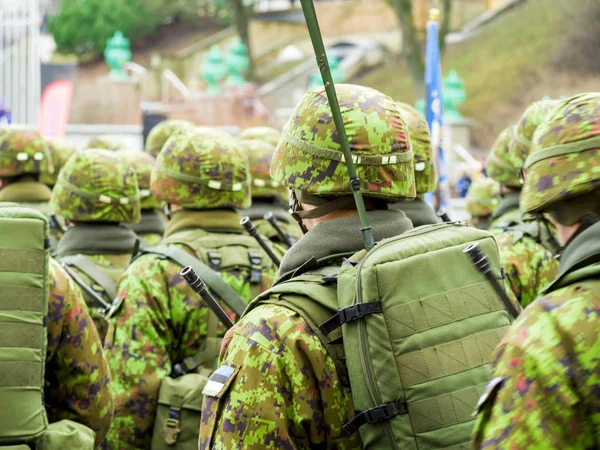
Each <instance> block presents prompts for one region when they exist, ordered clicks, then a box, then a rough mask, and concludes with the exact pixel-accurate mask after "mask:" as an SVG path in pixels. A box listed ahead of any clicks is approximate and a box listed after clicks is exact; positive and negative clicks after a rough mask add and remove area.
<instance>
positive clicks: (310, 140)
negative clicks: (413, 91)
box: [271, 84, 415, 202]
mask: <svg viewBox="0 0 600 450" xmlns="http://www.w3.org/2000/svg"><path fill="white" fill-rule="evenodd" d="M336 91H337V96H338V99H339V102H340V109H341V112H342V116H343V120H344V124H345V126H346V132H347V134H348V140H349V144H350V151H351V152H352V153H353V160H354V163H355V165H356V171H357V174H358V176H359V178H360V180H361V186H360V191H361V192H362V194H363V195H365V196H366V197H374V198H380V199H383V200H385V201H387V202H396V201H398V200H399V199H400V198H414V197H415V177H414V170H413V153H412V149H411V145H410V142H409V140H408V131H407V126H406V124H405V122H404V119H403V118H402V115H401V114H400V110H399V109H398V107H397V106H396V104H395V103H394V101H393V100H392V99H391V98H389V97H388V96H386V95H384V94H382V93H380V92H378V91H376V90H374V89H371V88H367V87H363V86H356V85H350V84H338V85H336ZM271 176H272V177H273V178H274V179H275V180H277V181H279V182H280V183H282V184H283V185H285V186H287V187H289V188H292V189H296V190H299V191H303V192H306V193H308V194H309V195H313V196H325V197H329V196H347V195H351V194H352V190H351V188H350V183H349V182H348V172H347V170H346V165H345V164H344V154H343V153H342V149H341V147H340V145H339V143H338V142H337V133H336V130H335V125H334V122H333V120H332V117H331V110H330V109H329V104H328V102H327V96H326V94H325V90H324V89H323V88H322V87H320V88H315V89H312V90H310V91H308V92H307V93H306V95H305V96H304V98H303V99H302V100H301V101H300V103H299V104H298V106H296V109H295V111H294V113H293V115H292V117H291V118H290V120H289V121H288V123H287V125H286V126H285V128H284V130H283V136H282V138H281V141H280V143H279V145H278V146H277V148H276V149H275V154H274V155H273V160H272V162H271Z"/></svg>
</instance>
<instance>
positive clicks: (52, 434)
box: [0, 204, 94, 450]
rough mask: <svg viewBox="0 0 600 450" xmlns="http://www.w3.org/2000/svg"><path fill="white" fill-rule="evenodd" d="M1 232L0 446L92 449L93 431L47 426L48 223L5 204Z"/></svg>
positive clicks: (70, 425)
mask: <svg viewBox="0 0 600 450" xmlns="http://www.w3.org/2000/svg"><path fill="white" fill-rule="evenodd" d="M0 229H1V230H2V233H0V291H1V292H2V294H1V295H0V405H2V407H1V408H0V448H13V449H15V450H16V449H23V450H26V449H29V448H30V445H34V446H35V447H36V448H37V449H38V450H56V449H61V450H62V449H65V448H78V449H82V450H85V449H92V448H93V447H94V432H93V431H92V430H91V429H89V428H87V427H85V426H83V425H81V424H78V423H75V422H71V421H68V420H63V421H60V422H56V423H53V424H48V417H47V415H46V409H45V406H44V384H45V383H44V372H45V367H46V348H47V340H48V332H47V325H46V314H47V312H48V286H49V254H50V239H49V229H48V219H47V217H46V216H45V215H44V214H42V213H40V212H37V211H35V210H33V209H30V208H25V207H20V206H17V205H12V204H2V205H1V206H0Z"/></svg>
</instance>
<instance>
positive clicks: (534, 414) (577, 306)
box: [474, 93, 600, 449]
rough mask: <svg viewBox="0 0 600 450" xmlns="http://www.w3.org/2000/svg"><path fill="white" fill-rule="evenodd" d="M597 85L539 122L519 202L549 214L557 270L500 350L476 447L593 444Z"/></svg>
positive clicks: (599, 211) (599, 339)
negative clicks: (554, 233) (557, 254)
mask: <svg viewBox="0 0 600 450" xmlns="http://www.w3.org/2000/svg"><path fill="white" fill-rule="evenodd" d="M599 159H600V94H598V93H592V94H582V95H578V96H575V97H572V98H569V99H566V100H564V101H562V102H561V103H560V104H559V105H558V107H557V108H556V109H555V110H554V111H553V112H552V113H551V114H550V115H549V116H548V117H547V118H546V119H545V121H544V123H543V124H542V125H540V127H539V129H538V130H537V131H536V134H535V137H534V139H533V149H532V152H531V154H530V156H529V157H528V159H527V161H526V163H525V171H526V178H525V184H524V190H523V201H522V203H521V206H522V208H523V211H524V212H525V213H536V214H537V213H546V214H549V215H550V218H551V220H552V222H553V223H554V224H555V225H556V228H557V232H558V236H559V239H560V242H561V244H562V245H564V246H565V247H564V252H563V253H562V256H561V261H560V272H559V275H558V278H557V279H556V280H555V281H554V282H553V283H552V284H551V285H549V286H548V287H546V288H545V290H544V292H543V294H542V296H541V297H540V298H538V299H537V300H536V301H535V302H533V303H532V304H531V305H529V306H528V308H527V309H525V310H524V312H523V313H522V314H521V316H520V317H519V319H518V320H517V321H516V322H515V323H514V324H513V326H512V328H511V330H510V331H509V332H508V333H507V334H506V336H505V337H504V339H503V340H502V342H501V344H500V346H499V347H498V348H497V350H496V354H495V362H494V379H493V380H492V381H491V382H490V384H489V385H488V389H487V390H486V393H485V394H484V396H483V397H482V398H481V400H480V402H479V417H478V424H477V426H476V429H475V434H474V446H475V448H486V449H504V448H506V449H513V448H543V449H566V448H573V449H575V448H577V449H583V448H597V447H598V446H599V445H600V439H599V437H598V433H597V426H598V417H597V414H596V410H597V405H598V403H599V402H600V397H599V390H598V385H599V381H598V377H597V373H598V372H599V371H600V366H599V362H598V357H597V355H598V346H599V343H600V334H599V330H600V319H599V316H598V308H599V306H600V266H599V265H598V261H599V260H600V246H599V244H600V223H599V222H600V183H599V182H598V181H599V180H600V165H598V161H599Z"/></svg>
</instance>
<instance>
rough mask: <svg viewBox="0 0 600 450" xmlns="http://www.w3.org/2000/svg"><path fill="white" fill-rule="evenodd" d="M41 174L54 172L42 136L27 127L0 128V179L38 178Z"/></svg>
mask: <svg viewBox="0 0 600 450" xmlns="http://www.w3.org/2000/svg"><path fill="white" fill-rule="evenodd" d="M42 172H48V173H52V172H54V165H53V164H52V158H51V156H50V150H49V149H48V145H47V144H46V141H45V140H44V139H43V138H42V136H41V135H40V134H39V133H38V132H37V131H36V130H35V129H33V128H29V127H21V126H17V125H7V126H4V127H0V178H2V179H11V178H15V177H19V176H22V175H31V176H33V177H35V178H39V176H40V174H41V173H42Z"/></svg>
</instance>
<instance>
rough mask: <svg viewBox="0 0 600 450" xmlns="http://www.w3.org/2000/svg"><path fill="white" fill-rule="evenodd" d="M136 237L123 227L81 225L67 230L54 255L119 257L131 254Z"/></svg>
mask: <svg viewBox="0 0 600 450" xmlns="http://www.w3.org/2000/svg"><path fill="white" fill-rule="evenodd" d="M136 239H137V236H136V235H135V233H134V232H133V231H132V230H130V229H129V228H126V227H125V226H123V225H116V224H115V225H107V224H93V223H81V224H78V225H77V226H75V227H72V228H69V229H68V230H67V231H66V232H65V234H64V235H63V236H62V238H61V239H60V241H58V245H57V247H56V252H55V253H54V254H55V255H56V257H58V258H60V257H62V256H67V255H77V254H83V255H102V254H109V255H121V254H127V253H131V252H132V250H133V247H134V246H135V241H136Z"/></svg>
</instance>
